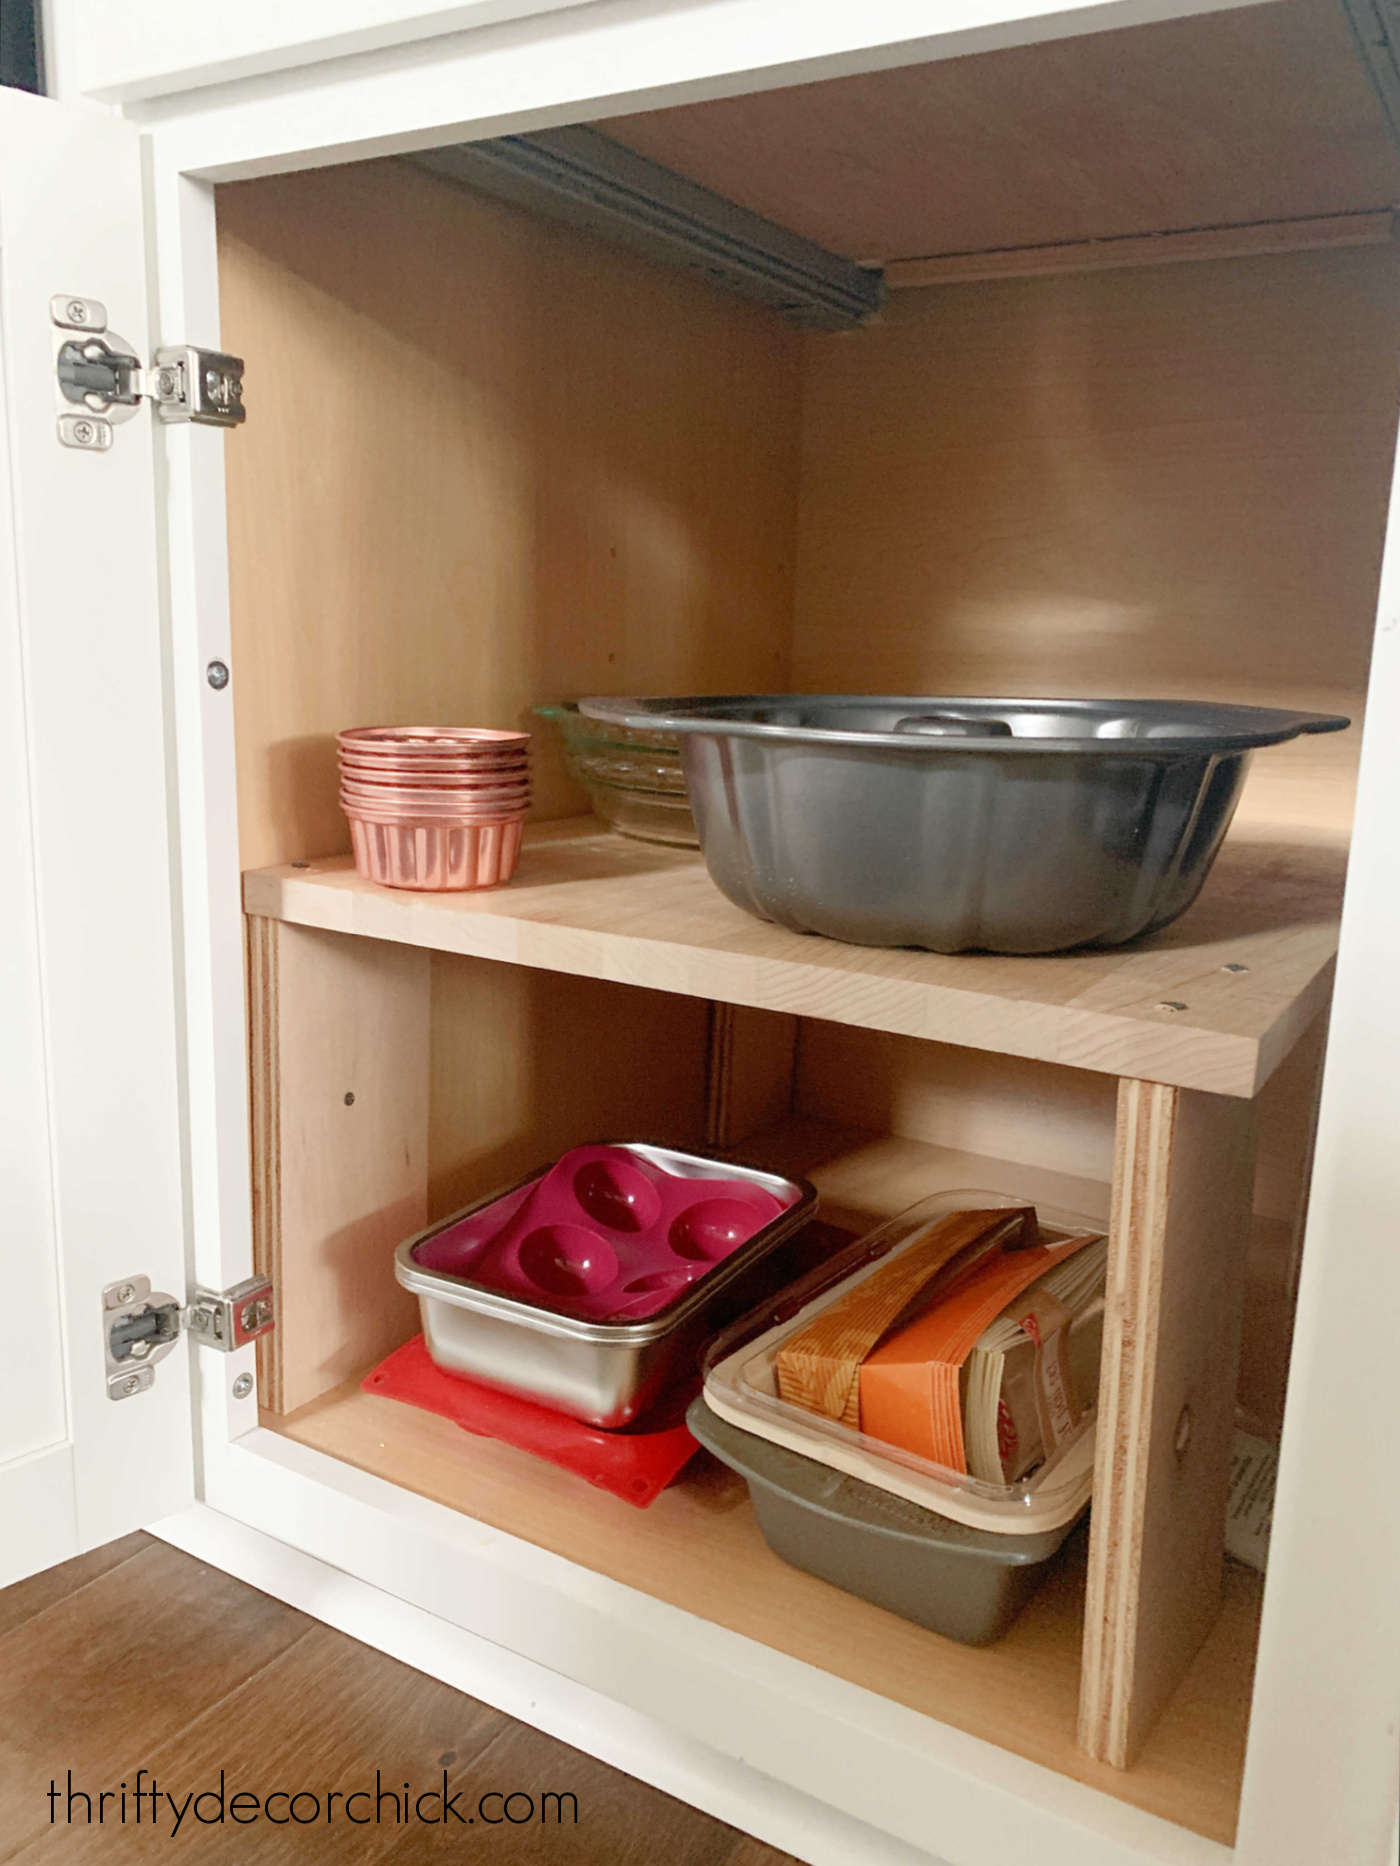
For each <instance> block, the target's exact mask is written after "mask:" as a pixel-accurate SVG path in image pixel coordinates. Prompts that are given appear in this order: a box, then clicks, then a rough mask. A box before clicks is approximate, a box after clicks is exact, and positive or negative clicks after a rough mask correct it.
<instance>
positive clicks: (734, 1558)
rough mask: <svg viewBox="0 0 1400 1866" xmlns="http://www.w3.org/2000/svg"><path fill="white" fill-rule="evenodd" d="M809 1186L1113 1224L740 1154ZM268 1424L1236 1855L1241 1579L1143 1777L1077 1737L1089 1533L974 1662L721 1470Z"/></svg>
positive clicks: (830, 1195)
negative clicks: (642, 1471)
mask: <svg viewBox="0 0 1400 1866" xmlns="http://www.w3.org/2000/svg"><path fill="white" fill-rule="evenodd" d="M740 1151H741V1152H742V1153H743V1154H744V1155H745V1156H746V1157H751V1158H754V1159H762V1160H764V1161H765V1162H767V1163H768V1164H770V1165H773V1166H786V1167H789V1168H790V1169H794V1170H796V1169H801V1170H805V1171H807V1172H809V1173H810V1174H811V1175H812V1176H813V1178H814V1179H815V1180H816V1181H817V1184H818V1186H819V1187H820V1189H821V1192H822V1195H823V1210H824V1212H825V1213H826V1214H827V1215H829V1216H832V1217H834V1218H837V1219H838V1220H839V1219H841V1218H846V1219H859V1218H865V1219H869V1218H872V1217H879V1216H881V1215H883V1214H884V1213H885V1212H887V1211H889V1210H891V1209H894V1208H897V1207H898V1206H899V1205H901V1204H904V1203H907V1202H908V1201H909V1200H910V1199H913V1198H915V1197H918V1196H919V1195H920V1194H922V1193H926V1192H929V1191H931V1190H934V1189H936V1188H937V1187H938V1186H940V1185H941V1186H967V1185H988V1186H992V1187H997V1186H1001V1185H1011V1186H1014V1187H1016V1188H1018V1189H1019V1188H1024V1189H1025V1190H1026V1191H1028V1192H1030V1193H1031V1194H1032V1195H1033V1196H1035V1197H1037V1198H1040V1199H1043V1200H1046V1201H1049V1200H1055V1201H1056V1202H1059V1203H1064V1204H1073V1203H1077V1204H1079V1205H1080V1206H1081V1208H1083V1209H1086V1210H1088V1211H1091V1212H1092V1211H1095V1210H1101V1209H1102V1207H1103V1202H1104V1200H1105V1199H1106V1197H1107V1188H1106V1187H1102V1186H1096V1185H1095V1184H1094V1183H1093V1182H1090V1181H1084V1180H1071V1179H1068V1178H1066V1177H1065V1176H1063V1175H1059V1174H1055V1173H1045V1172H1036V1171H1034V1170H1033V1169H1029V1168H1025V1167H1022V1166H1019V1165H1011V1164H1008V1163H1007V1162H1004V1161H994V1160H986V1159H982V1158H979V1157H977V1156H973V1155H969V1154H962V1153H956V1152H953V1151H952V1150H950V1149H945V1148H937V1147H929V1146H925V1145H922V1144H921V1143H919V1142H916V1141H910V1140H903V1139H896V1138H891V1137H886V1136H879V1135H873V1134H868V1133H862V1132H854V1131H852V1130H849V1129H844V1130H843V1129H838V1128H833V1127H830V1126H826V1125H824V1124H822V1123H819V1122H811V1121H806V1122H804V1121H794V1122H787V1123H783V1124H782V1125H781V1126H779V1127H778V1128H776V1129H773V1130H770V1131H769V1132H766V1133H764V1134H761V1135H758V1136H755V1137H754V1138H752V1139H751V1140H750V1141H748V1142H747V1143H745V1145H744V1147H743V1148H742V1149H741V1150H740ZM263 1423H264V1424H265V1425H266V1426H268V1427H269V1428H270V1429H272V1430H274V1431H277V1432H281V1433H284V1434H286V1435H287V1436H288V1437H291V1438H293V1439H295V1440H297V1441H298V1442H299V1443H301V1444H304V1445H308V1446H312V1447H314V1448H316V1449H317V1450H320V1451H323V1452H326V1453H328V1454H330V1455H331V1456H333V1457H336V1458H340V1459H342V1460H344V1461H345V1462H347V1463H349V1464H352V1465H354V1466H356V1467H357V1468H358V1469H361V1470H364V1471H369V1472H371V1473H373V1474H374V1475H376V1476H380V1477H383V1478H386V1479H388V1480H389V1481H391V1482H393V1483H396V1484H401V1485H404V1486H405V1487H406V1488H408V1489H410V1490H413V1491H416V1492H417V1493H418V1494H420V1495H422V1496H426V1497H431V1498H433V1499H434V1500H435V1501H437V1502H440V1503H443V1504H446V1505H447V1506H449V1507H450V1508H453V1509H457V1510H460V1511H462V1512H463V1514H465V1515H468V1516H470V1517H473V1518H474V1519H476V1520H478V1521H480V1522H484V1523H486V1524H489V1525H490V1526H491V1527H493V1528H495V1529H500V1530H504V1531H506V1532H508V1533H509V1534H511V1535H515V1536H519V1537H521V1538H522V1539H523V1540H525V1541H527V1542H530V1543H533V1544H535V1545H537V1546H539V1547H542V1548H547V1549H550V1550H552V1551H554V1552H555V1553H557V1554H560V1555H563V1556H565V1557H567V1558H568V1559H569V1560H571V1561H575V1562H578V1563H580V1564H581V1565H582V1566H583V1567H585V1568H588V1569H592V1570H594V1571H596V1572H598V1573H601V1574H606V1575H608V1576H610V1577H611V1578H613V1579H614V1580H617V1581H620V1582H623V1583H625V1584H626V1585H627V1586H630V1587H635V1588H637V1589H639V1590H640V1591H641V1592H643V1593H646V1594H648V1595H651V1596H653V1597H655V1598H658V1599H661V1600H666V1601H669V1602H671V1603H672V1604H673V1605H675V1606H678V1607H681V1608H684V1609H685V1610H686V1611H687V1612H690V1613H694V1614H697V1615H699V1616H700V1617H701V1618H703V1619H706V1620H709V1621H712V1622H714V1623H716V1624H718V1625H721V1626H724V1627H728V1628H730V1629H731V1630H733V1631H735V1632H738V1633H742V1634H745V1635H746V1636H748V1637H749V1638H752V1639H755V1640H758V1641H760V1642H762V1643H763V1644H765V1645H767V1646H770V1647H773V1648H776V1649H777V1650H779V1651H782V1652H785V1653H787V1654H789V1655H791V1656H792V1657H795V1658H798V1659H801V1660H804V1661H805V1662H807V1663H808V1664H811V1665H814V1666H817V1667H819V1668H821V1669H822V1670H824V1671H827V1672H830V1673H833V1674H835V1675H836V1676H838V1677H841V1678H844V1679H846V1680H849V1681H850V1682H852V1683H855V1684H858V1685H861V1686H864V1687H866V1688H867V1689H869V1690H872V1691H875V1692H878V1693H880V1694H881V1695H882V1696H885V1697H887V1698H891V1699H893V1700H894V1701H895V1702H897V1703H900V1704H902V1705H905V1706H908V1707H909V1708H911V1709H914V1710H917V1711H920V1712H922V1713H924V1714H925V1715H927V1716H930V1717H933V1718H936V1719H938V1720H939V1721H941V1722H944V1723H947V1724H951V1725H953V1726H954V1727H955V1728H957V1729H960V1730H965V1731H968V1732H969V1733H971V1734H973V1735H975V1736H978V1737H981V1738H984V1739H985V1740H987V1741H989V1742H993V1743H997V1744H999V1745H1001V1746H1003V1747H1004V1748H1007V1749H1010V1750H1012V1751H1013V1752H1015V1753H1016V1754H1018V1755H1021V1756H1025V1757H1027V1758H1029V1759H1030V1760H1032V1761H1034V1762H1037V1763H1041V1764H1043V1765H1044V1766H1045V1767H1047V1768H1051V1769H1054V1770H1057V1771H1058V1772H1060V1773H1061V1774H1064V1775H1068V1776H1071V1777H1073V1778H1074V1779H1075V1780H1078V1781H1081V1782H1086V1783H1089V1784H1090V1785H1091V1786H1093V1787H1095V1788H1099V1789H1101V1790H1103V1791H1104V1792H1105V1793H1107V1794H1110V1795H1113V1796H1116V1797H1117V1798H1119V1799H1120V1800H1123V1801H1127V1802H1130V1803H1132V1804H1134V1805H1135V1806H1137V1807H1141V1808H1145V1809H1148V1810H1149V1811H1151V1812H1152V1813H1154V1814H1158V1815H1161V1816H1163V1817H1164V1818H1166V1819H1168V1820H1172V1821H1176V1822H1178V1823H1180V1824H1181V1825H1183V1826H1185V1827H1188V1828H1191V1829H1193V1830H1194V1831H1196V1832H1197V1833H1201V1834H1204V1835H1206V1836H1208V1837H1209V1838H1211V1839H1214V1840H1219V1841H1223V1842H1225V1843H1226V1844H1228V1843H1229V1842H1230V1841H1231V1839H1232V1838H1233V1832H1234V1824H1235V1811H1236V1806H1237V1802H1238V1795H1239V1783H1240V1776H1241V1772H1242V1768H1243V1759H1244V1746H1245V1734H1246V1725H1247V1719H1248V1710H1249V1694H1250V1681H1251V1674H1252V1667H1253V1659H1254V1650H1255V1645H1256V1641H1257V1633H1258V1615H1259V1602H1260V1593H1261V1587H1260V1581H1259V1577H1258V1576H1256V1575H1253V1574H1251V1573H1249V1572H1248V1571H1246V1570H1244V1569H1241V1568H1237V1567H1235V1566H1234V1565H1233V1564H1227V1573H1226V1592H1225V1606H1224V1612H1223V1614H1222V1616H1221V1618H1220V1620H1219V1621H1218V1622H1217V1624H1216V1626H1215V1628H1214V1630H1213V1631H1212V1632H1211V1634H1210V1636H1209V1638H1208V1640H1207V1641H1206V1644H1205V1646H1204V1647H1203V1648H1202V1650H1201V1652H1200V1653H1199V1655H1198V1656H1197V1658H1196V1660H1195V1662H1194V1664H1193V1665H1192V1667H1191V1669H1190V1671H1189V1672H1188V1674H1187V1676H1186V1678H1185V1679H1184V1681H1183V1683H1182V1684H1181V1686H1180V1687H1179V1689H1178V1690H1177V1692H1176V1695H1175V1697H1174V1698H1173V1699H1172V1701H1171V1703H1170V1704H1169V1706H1168V1708H1167V1710H1166V1712H1165V1714H1164V1716H1163V1717H1162V1719H1161V1722H1160V1723H1159V1724H1158V1726H1157V1728H1156V1730H1155V1731H1154V1732H1153V1734H1152V1736H1151V1737H1150V1738H1149V1740H1148V1742H1147V1744H1146V1746H1145V1748H1144V1750H1143V1752H1142V1755H1141V1758H1140V1759H1139V1761H1138V1762H1137V1763H1136V1765H1135V1766H1134V1767H1133V1768H1131V1769H1127V1770H1120V1769H1115V1768H1110V1767H1108V1766H1107V1765H1106V1764H1103V1763H1098V1762H1094V1761H1092V1760H1090V1758H1089V1757H1088V1756H1086V1754H1085V1753H1084V1751H1083V1750H1081V1749H1080V1748H1079V1747H1078V1746H1077V1744H1076V1740H1075V1732H1076V1716H1077V1707H1078V1699H1079V1679H1080V1646H1081V1639H1082V1634H1083V1621H1084V1576H1085V1553H1084V1540H1085V1538H1084V1536H1083V1533H1082V1532H1080V1533H1079V1534H1077V1535H1076V1536H1075V1538H1073V1540H1072V1542H1071V1543H1070V1544H1069V1545H1068V1546H1067V1551H1066V1555H1065V1558H1064V1559H1063V1561H1062V1562H1061V1564H1060V1565H1059V1566H1058V1567H1057V1569H1056V1570H1055V1571H1054V1573H1053V1575H1052V1577H1051V1579H1050V1580H1049V1582H1048V1583H1047V1585H1046V1586H1045V1588H1044V1590H1043V1591H1042V1592H1041V1593H1040V1594H1039V1595H1038V1596H1037V1598H1036V1599H1035V1600H1034V1601H1033V1603H1032V1604H1031V1606H1030V1607H1029V1608H1028V1609H1027V1611H1026V1612H1025V1613H1024V1614H1023V1615H1022V1616H1021V1618H1020V1619H1019V1620H1018V1621H1017V1622H1016V1623H1015V1625H1014V1626H1013V1627H1012V1629H1011V1631H1010V1632H1009V1633H1008V1634H1007V1636H1006V1637H1005V1638H1004V1639H1002V1640H1000V1641H999V1642H998V1643H997V1644H996V1645H994V1646H991V1647H988V1648H986V1649H984V1650H980V1651H978V1650H972V1649H970V1648H968V1647H965V1646H959V1645H956V1644H954V1643H953V1642H951V1641H949V1640H945V1639H941V1638H939V1637H938V1636H937V1635H936V1634H933V1633H928V1632H925V1631H924V1630H923V1629H921V1628H919V1627H916V1626H912V1625H910V1624H909V1623H908V1622H906V1621H904V1620H901V1619H899V1618H897V1617H896V1616H895V1615H893V1614H889V1613H886V1612H884V1611H883V1610H882V1609H880V1608H878V1607H873V1606H871V1605H869V1604H868V1603H867V1602H864V1601H861V1600H857V1599H856V1598H854V1597H853V1596H851V1595H848V1594H844V1593H842V1592H840V1591H839V1590H838V1589H836V1588H833V1587H830V1586H828V1585H827V1584H826V1583H825V1582H822V1581H818V1580H815V1579H813V1578H812V1577H811V1576H809V1575H805V1574H802V1573H800V1572H799V1571H798V1570H796V1569H794V1568H790V1567H788V1566H787V1565H786V1564H785V1563H784V1562H782V1561H780V1560H779V1559H778V1558H777V1557H776V1556H775V1555H773V1554H772V1553H771V1552H770V1551H769V1549H768V1548H767V1546H766V1545H765V1544H764V1542H763V1538H762V1536H761V1534H760V1532H759V1529H758V1526H757V1524H756V1522H755V1520H754V1516H753V1511H752V1509H751V1508H750V1506H749V1502H748V1498H747V1493H746V1490H745V1487H744V1485H743V1484H742V1482H741V1481H740V1480H739V1479H738V1478H736V1477H734V1476H732V1475H731V1474H730V1473H728V1472H727V1471H725V1470H724V1469H723V1468H722V1467H720V1466H719V1465H718V1464H717V1463H716V1462H715V1461H713V1460H712V1459H709V1458H708V1457H704V1456H702V1457H701V1458H699V1459H697V1460H696V1462H695V1463H694V1464H693V1465H692V1466H691V1467H690V1469H689V1471H688V1473H687V1474H686V1476H685V1477H684V1478H683V1479H682V1480H681V1481H680V1482H679V1483H677V1484H675V1485H673V1486H672V1487H671V1489H669V1490H668V1491H666V1492H664V1493H663V1495H662V1496H661V1497H659V1498H658V1499H657V1501H656V1502H655V1503H654V1504H653V1505H652V1507H651V1508H650V1509H648V1510H645V1511H639V1510H635V1509H633V1508H631V1507H630V1506H628V1505H627V1504H624V1503H622V1502H620V1501H618V1500H616V1499H615V1498H612V1497H609V1496H606V1495H604V1494H603V1493H601V1492H599V1491H596V1490H593V1489H591V1488H590V1487H589V1486H588V1485H586V1484H583V1483H581V1482H579V1481H578V1480H577V1479H576V1478H573V1477H571V1476H569V1475H567V1474H566V1473H564V1472H562V1471H559V1470H556V1469H554V1468H553V1467H552V1466H550V1465H547V1464H543V1463H541V1462H540V1461H539V1460H537V1459H535V1458H531V1457H529V1456H527V1455H526V1454H525V1453H523V1452H518V1451H515V1450H513V1449H511V1448H510V1447H509V1446H505V1445H500V1444H496V1443H494V1442H492V1441H490V1440H485V1439H478V1438H474V1437H472V1436H470V1435H469V1434H467V1433H465V1432H463V1431H461V1430H459V1429H458V1428H457V1427H455V1426H453V1425H452V1424H450V1423H449V1422H447V1421H446V1420H442V1419H438V1418H435V1417H433V1416H431V1415H430V1414H427V1413H422V1412H418V1411H415V1410H414V1409H413V1408H411V1407H408V1406H404V1405H400V1404H398V1403H396V1402H394V1401H391V1400H384V1399H379V1398H377V1397H375V1396H373V1395H371V1394H368V1393H363V1392H361V1391H360V1389H359V1387H358V1385H357V1384H356V1383H354V1382H350V1383H347V1384H346V1385H344V1386H341V1387H339V1388H337V1389H336V1390H334V1391H333V1392H330V1393H328V1394H326V1395H324V1396H323V1397H322V1398H320V1399H318V1400H315V1401H313V1402H312V1403H311V1404H310V1405H307V1406H304V1407H302V1408H301V1409H300V1410H299V1411H297V1412H295V1413H291V1414H287V1415H285V1416H281V1417H279V1416H277V1415H275V1414H272V1413H267V1414H264V1416H263Z"/></svg>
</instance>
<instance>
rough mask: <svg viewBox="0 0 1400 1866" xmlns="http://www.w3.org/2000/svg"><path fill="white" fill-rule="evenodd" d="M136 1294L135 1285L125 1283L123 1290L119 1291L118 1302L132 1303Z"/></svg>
mask: <svg viewBox="0 0 1400 1866" xmlns="http://www.w3.org/2000/svg"><path fill="white" fill-rule="evenodd" d="M135 1294H136V1290H135V1287H134V1285H133V1284H131V1283H123V1284H122V1286H121V1288H120V1289H119V1290H118V1291H117V1301H118V1302H130V1301H131V1299H132V1297H133V1296H134V1295H135Z"/></svg>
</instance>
